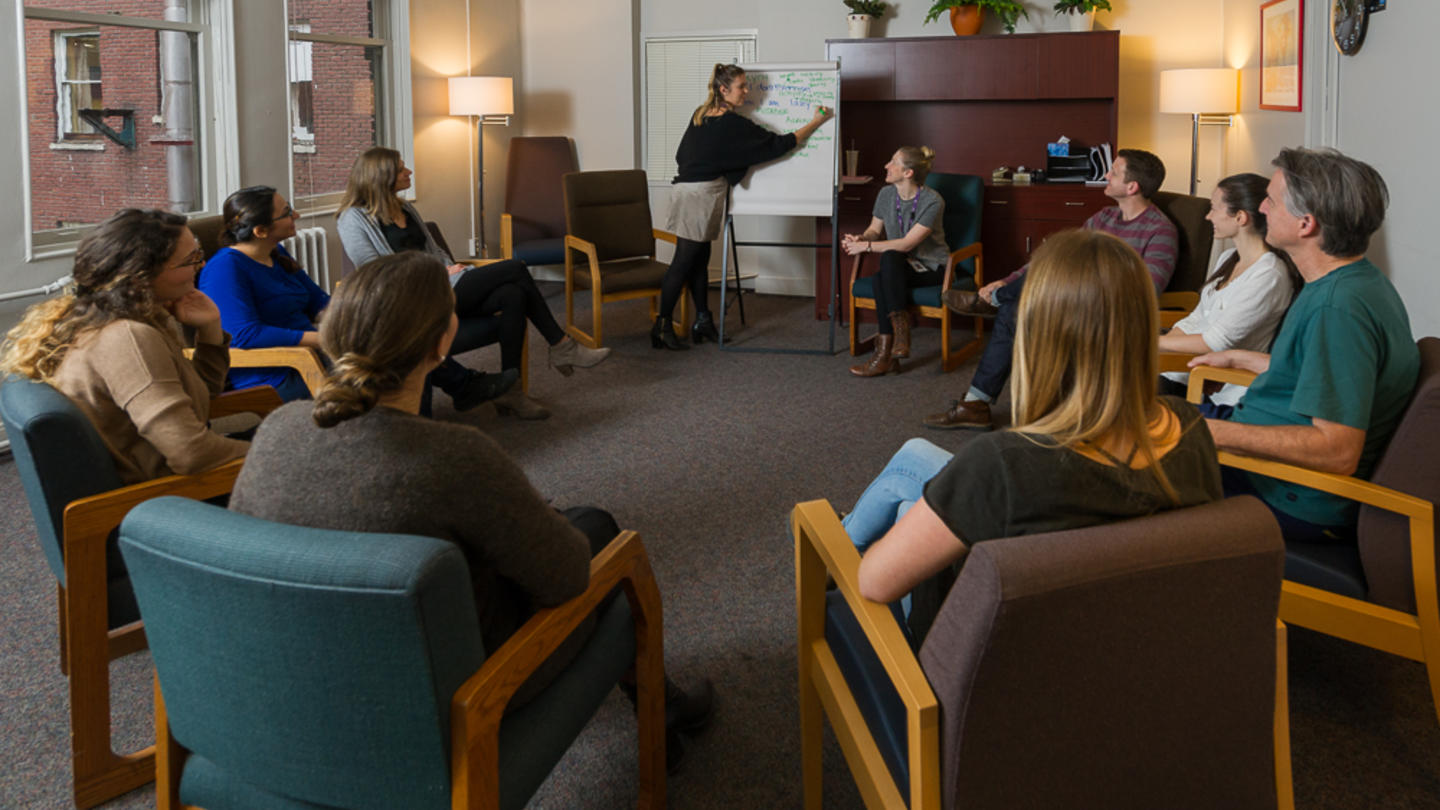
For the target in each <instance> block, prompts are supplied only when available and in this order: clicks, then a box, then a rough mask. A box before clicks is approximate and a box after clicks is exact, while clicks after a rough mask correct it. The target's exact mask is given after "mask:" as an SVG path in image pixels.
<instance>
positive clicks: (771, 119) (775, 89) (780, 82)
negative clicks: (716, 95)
mask: <svg viewBox="0 0 1440 810" xmlns="http://www.w3.org/2000/svg"><path fill="white" fill-rule="evenodd" d="M747 78H749V79H750V99H749V101H747V102H746V104H745V109H744V110H743V112H744V113H745V114H746V115H748V116H749V117H750V118H752V119H754V120H755V121H757V122H758V123H760V124H762V125H764V126H765V127H766V128H768V129H772V130H775V131H776V132H793V131H795V130H797V129H799V128H800V127H803V126H805V125H806V124H808V123H810V119H811V118H813V117H814V116H815V108H816V107H821V106H823V107H829V108H830V109H832V110H833V109H835V104H836V102H837V100H838V99H837V98H836V91H835V74H834V72H827V71H823V70H787V71H777V72H774V73H760V72H752V73H749V74H747ZM834 138H835V128H834V127H833V126H824V127H821V128H820V129H818V130H816V131H815V134H814V135H812V136H810V140H808V141H806V142H805V145H804V146H802V147H801V148H800V149H799V150H798V151H796V152H795V153H794V155H795V156H796V157H804V156H807V155H809V154H810V153H811V152H814V151H815V150H816V149H817V148H819V147H820V144H826V143H828V142H830V141H832V140H834Z"/></svg>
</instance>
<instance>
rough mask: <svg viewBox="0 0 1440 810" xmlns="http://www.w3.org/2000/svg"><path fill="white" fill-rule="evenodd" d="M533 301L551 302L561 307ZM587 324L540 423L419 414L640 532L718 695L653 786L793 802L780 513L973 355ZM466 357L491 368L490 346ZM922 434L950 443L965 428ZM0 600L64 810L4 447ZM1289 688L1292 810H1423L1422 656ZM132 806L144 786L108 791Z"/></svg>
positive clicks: (33, 761) (1326, 650) (42, 584)
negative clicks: (870, 352)
mask: <svg viewBox="0 0 1440 810" xmlns="http://www.w3.org/2000/svg"><path fill="white" fill-rule="evenodd" d="M551 303H552V308H554V309H555V310H556V311H559V309H560V306H559V304H560V302H559V300H558V298H552V299H551ZM747 306H748V315H749V325H748V326H746V327H743V328H741V327H740V326H739V321H738V317H737V313H735V312H734V311H732V313H731V315H730V320H729V321H728V323H729V324H731V326H732V328H734V329H736V330H737V333H736V335H735V336H734V337H735V338H736V340H737V343H738V345H744V346H767V347H791V348H809V349H815V348H823V347H824V346H825V343H826V328H827V325H826V324H824V323H820V322H816V321H815V320H813V317H812V312H813V310H812V302H811V301H809V300H808V299H794V298H779V297H766V296H753V295H752V296H748V297H747ZM579 317H580V318H581V319H582V321H581V322H582V323H583V322H585V320H584V319H585V318H588V315H587V314H584V313H581V314H579ZM606 318H607V323H606V334H607V344H608V345H611V346H613V347H614V354H613V356H612V357H611V358H610V359H609V360H607V361H606V362H605V363H603V364H602V365H600V366H599V367H597V368H595V369H591V370H580V371H577V372H576V374H575V376H573V377H570V378H563V377H561V376H559V375H558V374H556V373H554V372H553V371H551V370H550V369H548V368H546V367H545V365H544V360H545V353H544V351H543V348H542V349H541V350H539V351H535V352H532V358H531V360H532V364H533V367H532V369H531V374H532V388H531V394H532V396H534V397H535V398H537V399H539V400H541V401H542V402H544V403H545V404H546V405H548V406H549V407H550V408H551V409H552V410H553V411H554V416H553V417H552V418H551V419H550V420H548V421H545V422H526V423H521V422H517V421H514V420H504V419H501V418H499V417H498V416H497V415H496V414H495V412H494V411H493V409H491V408H490V407H489V406H481V407H480V408H478V409H476V410H474V411H471V412H469V413H465V414H455V413H453V412H452V411H451V410H450V409H449V405H448V402H447V401H445V399H444V397H443V395H442V396H440V397H438V398H437V400H438V401H437V414H436V415H437V417H438V418H441V419H447V420H455V421H460V422H465V423H467V424H473V425H475V426H477V427H479V428H481V429H482V430H485V431H487V432H489V433H490V434H491V435H492V436H494V438H496V439H497V440H498V441H499V442H500V443H501V444H502V445H504V446H505V447H506V448H507V449H508V450H509V452H510V453H511V454H512V455H513V456H514V458H515V459H516V460H517V461H518V462H519V463H520V464H521V465H522V466H523V467H524V468H525V470H526V471H527V472H528V473H529V475H530V477H531V479H532V481H533V482H534V483H535V485H536V487H537V488H538V489H539V490H540V491H541V492H542V493H544V494H545V495H546V496H547V497H550V498H552V499H553V500H554V502H555V504H556V505H558V506H568V505H575V504H594V505H598V506H602V507H605V508H607V509H609V510H611V511H612V512H614V513H615V515H616V517H617V518H618V520H619V522H620V525H621V526H624V527H626V528H631V529H635V530H637V531H638V532H639V533H640V535H641V537H642V538H643V539H644V541H645V544H646V547H647V549H648V551H649V554H650V557H651V560H652V563H653V565H654V568H655V571H656V574H657V577H658V579H659V582H660V587H661V592H662V594H663V598H664V604H665V638H666V659H667V662H668V666H669V671H670V673H671V674H672V675H673V676H674V677H675V678H676V679H677V680H678V681H680V682H681V683H682V684H683V683H687V682H691V681H693V680H694V679H696V678H699V677H702V676H704V677H709V678H711V679H713V680H714V682H715V684H716V688H717V691H718V693H719V701H720V702H719V706H718V710H717V716H716V720H715V723H714V725H713V727H712V728H711V729H710V730H709V731H707V732H706V733H705V734H704V735H703V736H701V737H700V738H698V739H697V740H695V741H694V742H693V743H692V744H691V745H690V746H689V747H688V752H687V757H686V761H685V767H684V771H683V772H682V773H681V774H679V775H678V776H675V777H673V778H671V779H670V782H669V799H670V804H671V806H673V807H676V808H736V807H743V808H751V807H755V808H771V807H797V806H799V805H800V801H801V798H800V789H799V757H798V753H797V752H798V733H797V727H798V719H797V715H796V698H795V695H796V668H795V641H794V639H795V618H794V595H793V593H794V579H793V577H794V573H793V550H792V544H791V540H790V538H789V536H788V526H787V519H788V514H789V510H790V508H791V507H792V506H793V505H794V504H795V503H796V502H798V501H802V500H809V499H813V498H829V499H830V500H831V502H832V503H834V504H835V505H836V507H837V509H842V510H843V509H847V508H848V507H849V505H850V504H851V503H852V502H853V501H854V499H855V498H856V497H857V496H858V495H859V494H860V492H861V490H862V489H863V488H864V486H865V484H866V483H867V482H868V481H869V480H870V478H871V477H872V476H873V475H874V474H875V473H876V472H878V471H879V469H880V467H881V466H882V465H883V464H884V462H885V460H886V459H887V458H888V457H889V455H890V453H892V452H893V451H894V450H895V449H896V448H897V447H899V445H900V444H901V443H902V442H903V441H904V440H905V439H907V438H910V437H911V436H914V435H918V434H920V433H921V432H922V431H923V429H922V428H921V427H920V426H919V422H918V420H919V417H920V416H922V415H923V414H925V413H927V412H930V411H933V410H937V409H938V408H940V407H943V406H944V404H945V402H946V400H947V399H949V398H951V397H955V396H958V395H959V394H960V393H961V392H963V386H964V385H965V384H966V382H967V381H968V380H969V377H970V372H971V371H972V370H973V366H967V367H964V368H961V369H960V370H958V371H956V372H953V373H951V374H941V373H940V372H939V342H938V338H937V333H936V331H935V330H930V329H922V330H918V331H917V332H916V335H917V337H916V344H917V345H916V349H915V358H914V359H913V360H912V361H911V362H910V364H909V365H908V366H907V368H906V371H905V373H903V374H900V375H898V376H890V377H886V378H883V379H872V380H859V379H854V378H852V377H851V376H850V375H849V374H847V373H846V366H847V365H849V364H850V363H851V362H852V360H851V359H850V358H849V356H848V354H847V353H845V352H844V351H843V347H844V343H843V341H844V332H843V330H841V331H840V332H839V334H838V341H837V342H838V344H839V345H838V347H839V348H840V349H841V351H840V352H839V353H837V354H835V355H833V356H814V355H809V356H806V355H782V354H744V353H737V352H720V351H718V350H717V349H716V348H715V347H714V346H713V345H707V346H703V347H699V348H696V349H694V350H692V351H689V352H684V353H671V352H659V351H654V350H652V349H651V348H650V346H649V340H648V334H647V326H648V324H647V322H646V317H645V307H644V306H643V305H642V304H639V303H629V304H619V305H611V306H610V307H609V308H607V309H606ZM463 360H464V361H465V362H466V363H468V364H470V365H472V366H474V367H477V368H490V369H493V368H496V367H497V366H498V353H497V352H496V350H495V349H494V348H493V347H492V348H489V349H484V350H480V351H477V352H474V353H471V354H470V355H466V356H465V357H464V358H463ZM1003 402H1004V401H1003V400H1002V404H1003ZM1002 411H1003V408H1002ZM927 437H928V438H931V439H933V440H935V441H937V443H939V444H941V445H942V446H944V447H947V448H948V449H952V450H953V449H955V448H956V447H958V446H959V445H960V443H962V442H964V441H966V440H967V439H968V438H969V434H965V433H963V432H960V433H931V434H929V435H928V436H927ZM0 611H3V615H4V620H3V621H4V623H3V632H0V696H3V715H0V762H3V763H4V765H3V767H0V807H3V808H32V807H33V808H62V807H67V806H71V805H70V800H69V778H70V766H69V757H68V752H69V743H68V714H67V698H66V692H65V680H64V678H63V677H62V676H61V674H60V672H59V669H58V666H57V656H56V635H55V626H56V625H55V622H56V618H55V586H54V582H53V578H52V577H51V575H50V573H49V571H48V569H47V568H46V565H45V562H44V559H43V557H42V555H41V553H40V550H39V548H38V546H37V544H36V543H35V539H34V526H33V524H32V522H31V518H30V514H29V509H28V507H27V505H26V503H25V498H24V494H23V493H22V491H21V488H20V485H19V481H18V478H17V476H16V473H15V470H14V465H13V464H12V463H10V462H9V461H8V459H7V460H0ZM1041 660H1043V657H1042V654H1041V653H1040V652H1038V651H1037V661H1041ZM112 677H113V679H114V685H113V695H114V704H115V708H114V712H113V714H114V726H115V730H116V735H117V738H118V741H119V743H120V744H121V745H127V744H128V745H132V746H137V747H138V746H139V745H143V744H146V743H147V742H148V741H149V740H150V738H151V717H150V711H151V698H150V688H151V686H150V684H151V681H150V677H151V676H150V668H149V658H148V655H147V654H145V653H139V654H136V655H133V656H130V657H129V658H127V659H124V660H122V661H118V662H116V663H115V664H113V665H112ZM1290 693H1291V723H1292V745H1293V749H1294V770H1295V792H1296V797H1297V800H1298V804H1299V806H1301V807H1306V808H1358V807H1373V808H1422V807H1440V725H1437V720H1436V713H1435V710H1434V707H1433V706H1432V704H1431V700H1430V696H1429V693H1428V691H1427V687H1426V684H1425V679H1424V670H1423V668H1422V667H1421V666H1420V665H1419V664H1416V663H1413V662H1410V661H1405V660H1401V659H1399V658H1395V657H1392V656H1388V655H1385V654H1382V653H1378V652H1375V651H1372V650H1367V649H1363V648H1360V647H1358V646H1355V645H1351V644H1346V643H1344V642H1341V641H1338V640H1336V639H1331V638H1328V637H1324V636H1321V635H1318V634H1314V633H1310V632H1307V631H1304V630H1299V629H1295V630H1292V632H1291V644H1290ZM256 731H257V733H266V732H267V731H273V732H274V733H281V732H280V730H278V729H276V730H265V729H257V730H256ZM634 733H635V723H634V719H633V716H632V715H631V714H630V712H629V711H628V706H627V704H626V703H625V702H624V700H623V699H622V698H619V697H618V696H612V697H611V698H610V699H609V700H608V701H607V703H606V704H605V705H604V706H603V707H602V708H601V710H600V712H599V714H598V715H597V716H596V717H595V719H594V720H593V721H592V722H591V724H590V726H589V727H588V728H587V729H586V731H585V732H584V733H583V734H582V736H581V738H580V739H579V740H578V741H577V743H576V744H575V745H574V747H573V748H572V749H571V751H570V753H569V754H568V755H567V756H566V758H565V759H564V760H563V761H562V762H561V763H560V765H559V766H558V767H557V768H556V770H555V772H554V774H553V775H552V776H551V778H550V780H549V781H548V782H547V783H546V785H545V786H544V787H543V788H542V789H541V791H540V793H539V794H538V795H537V796H536V797H535V800H534V802H533V806H534V807H537V808H622V807H630V806H633V805H634V799H635V795H636V787H635V781H634V772H635V771H634V763H635V753H634V739H635V738H634ZM1015 733H1017V734H1043V733H1045V730H1044V729H1029V728H1017V729H1016V730H1015ZM824 790H825V801H824V806H826V807H833V808H858V807H860V806H862V805H861V802H860V800H859V797H858V794H857V793H856V791H855V789H854V787H853V785H852V783H851V781H850V778H849V774H848V771H847V770H846V767H845V764H844V761H843V758H842V757H841V755H840V753H839V749H838V747H836V746H835V745H834V744H833V742H831V743H829V745H828V748H827V752H826V773H825V787H824ZM153 804H154V793H153V790H152V789H150V788H144V789H141V790H137V791H134V792H132V793H130V794H127V795H125V796H122V797H120V798H118V799H116V800H115V801H113V802H111V803H110V804H108V805H106V806H107V807H111V808H138V807H151V806H153Z"/></svg>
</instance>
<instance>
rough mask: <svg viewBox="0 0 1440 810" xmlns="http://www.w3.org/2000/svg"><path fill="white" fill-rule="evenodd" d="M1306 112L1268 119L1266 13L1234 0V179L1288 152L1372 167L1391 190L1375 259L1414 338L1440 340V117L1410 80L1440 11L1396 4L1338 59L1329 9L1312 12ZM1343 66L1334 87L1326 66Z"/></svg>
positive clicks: (1230, 168)
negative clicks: (1438, 151)
mask: <svg viewBox="0 0 1440 810" xmlns="http://www.w3.org/2000/svg"><path fill="white" fill-rule="evenodd" d="M1306 5H1307V9H1306V22H1305V24H1306V32H1307V36H1306V52H1305V73H1304V80H1305V85H1306V88H1307V93H1306V101H1305V104H1306V110H1305V112H1303V113H1288V112H1272V111H1267V110H1260V109H1258V108H1257V104H1258V92H1259V91H1258V89H1257V87H1258V76H1257V72H1258V71H1257V65H1258V64H1259V45H1260V43H1259V27H1260V13H1259V5H1258V3H1257V2H1256V0H1226V3H1225V43H1226V48H1227V55H1226V61H1227V64H1230V65H1231V66H1234V67H1239V68H1243V72H1242V74H1241V115H1240V116H1239V119H1238V121H1239V125H1238V126H1237V127H1236V128H1235V130H1234V131H1233V132H1231V133H1230V136H1229V141H1230V143H1229V155H1228V157H1229V160H1228V161H1227V164H1226V171H1227V173H1233V172H1241V171H1258V172H1261V173H1262V174H1263V173H1267V172H1268V171H1269V164H1270V160H1271V159H1272V158H1274V156H1275V155H1276V153H1278V152H1279V151H1280V149H1281V148H1283V147H1286V146H1299V145H1310V146H1334V147H1336V148H1338V149H1340V150H1341V151H1343V152H1345V153H1346V154H1349V155H1352V156H1354V157H1356V158H1359V159H1360V160H1364V161H1366V162H1367V163H1370V164H1371V165H1373V166H1374V167H1375V168H1376V169H1377V170H1379V172H1380V174H1381V175H1382V176H1384V178H1385V182H1386V184H1387V185H1388V186H1389V188H1390V208H1389V210H1388V212H1387V214H1386V221H1385V225H1384V227H1382V228H1381V229H1380V231H1379V232H1378V233H1376V234H1375V236H1374V238H1372V239H1371V242H1370V253H1369V255H1370V258H1371V259H1372V260H1373V261H1374V262H1375V263H1376V264H1377V265H1379V267H1380V268H1381V269H1382V270H1384V271H1385V272H1386V274H1387V275H1389V277H1390V280H1391V281H1392V282H1393V283H1394V284H1395V288H1396V289H1397V290H1399V292H1400V296H1401V297H1402V298H1403V299H1404V301H1405V307H1406V309H1407V310H1409V313H1410V327H1411V329H1412V331H1413V332H1414V334H1415V335H1416V336H1417V337H1419V336H1422V335H1440V311H1437V308H1436V304H1437V302H1440V278H1437V273H1436V270H1437V268H1440V244H1437V243H1436V241H1435V239H1434V238H1433V231H1432V229H1433V227H1434V226H1433V223H1432V220H1433V216H1434V212H1435V210H1436V206H1435V202H1434V197H1435V188H1436V187H1437V186H1440V165H1437V163H1436V162H1435V161H1434V160H1432V159H1430V158H1429V157H1428V156H1429V154H1430V153H1431V152H1433V151H1434V148H1435V147H1434V143H1433V141H1434V134H1435V133H1437V132H1440V111H1437V110H1436V108H1435V106H1434V104H1433V95H1434V93H1433V91H1431V90H1429V89H1428V83H1427V82H1426V81H1425V79H1424V77H1416V76H1414V75H1413V73H1411V72H1409V71H1410V70H1411V66H1412V65H1414V64H1417V63H1418V62H1417V60H1418V59H1419V55H1421V54H1426V53H1430V52H1431V51H1433V49H1434V45H1433V43H1432V42H1431V41H1430V37H1429V35H1428V32H1430V31H1433V30H1435V29H1436V27H1437V26H1440V3H1396V4H1392V5H1391V7H1390V8H1389V9H1388V10H1386V11H1385V12H1383V13H1381V14H1374V15H1372V16H1371V18H1370V27H1369V31H1368V33H1367V34H1366V37H1365V43H1364V45H1363V47H1361V49H1360V52H1359V53H1358V54H1356V55H1355V56H1340V55H1338V54H1337V53H1336V52H1335V49H1334V46H1333V45H1332V44H1330V40H1329V34H1328V30H1329V29H1328V23H1329V4H1328V3H1314V2H1312V3H1308V4H1306ZM1327 62H1330V63H1333V64H1334V65H1335V76H1334V78H1333V81H1334V85H1333V86H1327V85H1326V83H1327V81H1328V80H1329V79H1328V77H1327V72H1326V70H1325V65H1326V63H1327Z"/></svg>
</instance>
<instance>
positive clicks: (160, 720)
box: [155, 674, 185, 810]
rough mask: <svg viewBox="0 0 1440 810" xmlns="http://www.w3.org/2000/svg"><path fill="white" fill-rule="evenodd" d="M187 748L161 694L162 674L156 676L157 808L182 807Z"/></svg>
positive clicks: (170, 808) (174, 809) (169, 809)
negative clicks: (177, 738) (176, 734)
mask: <svg viewBox="0 0 1440 810" xmlns="http://www.w3.org/2000/svg"><path fill="white" fill-rule="evenodd" d="M184 764H185V749H184V748H181V747H180V744H179V743H177V742H175V738H174V737H173V736H171V734H170V717H169V715H167V714H166V713H165V698H164V696H163V695H161V694H160V676H159V675H158V674H157V675H156V676H155V808H156V810H181V808H182V807H183V805H181V804H180V773H181V771H182V766H183V765H184Z"/></svg>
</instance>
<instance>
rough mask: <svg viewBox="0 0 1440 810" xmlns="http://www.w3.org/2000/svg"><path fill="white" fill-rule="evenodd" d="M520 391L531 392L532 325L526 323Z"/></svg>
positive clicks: (521, 348)
mask: <svg viewBox="0 0 1440 810" xmlns="http://www.w3.org/2000/svg"><path fill="white" fill-rule="evenodd" d="M520 393H522V394H528V393H530V325H529V324H526V325H525V337H524V338H523V339H521V341H520Z"/></svg>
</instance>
